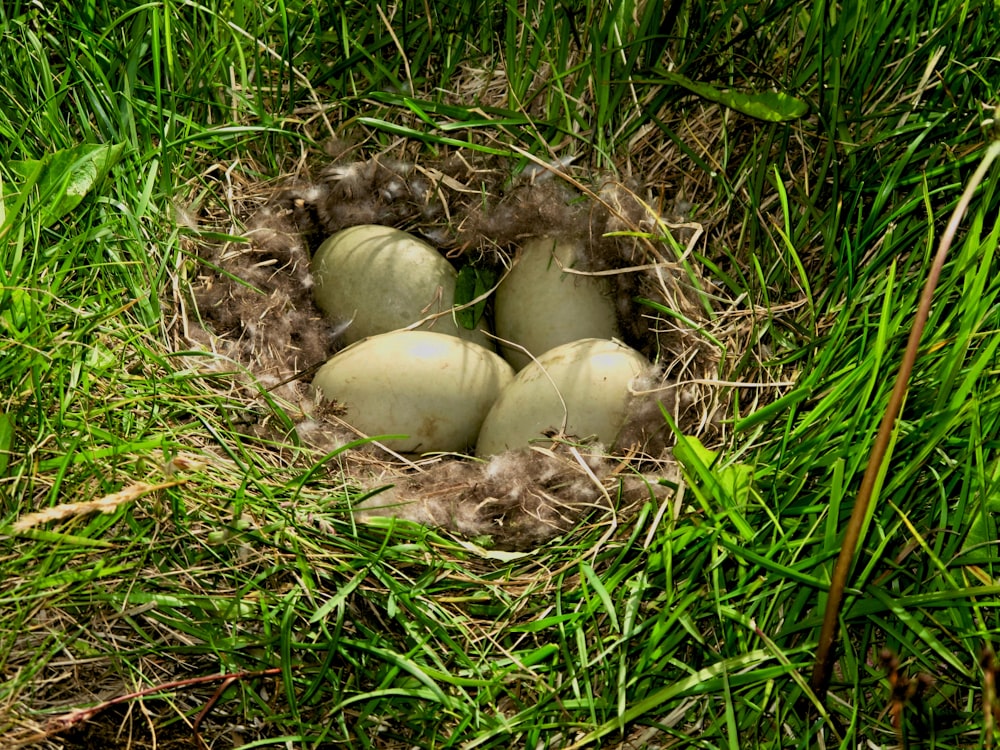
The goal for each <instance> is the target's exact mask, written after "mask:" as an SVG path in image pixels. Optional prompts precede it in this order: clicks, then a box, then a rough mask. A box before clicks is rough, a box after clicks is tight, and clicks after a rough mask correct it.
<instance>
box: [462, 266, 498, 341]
mask: <svg viewBox="0 0 1000 750" xmlns="http://www.w3.org/2000/svg"><path fill="white" fill-rule="evenodd" d="M495 281H496V274H495V273H494V272H493V271H490V270H489V269H486V268H476V267H475V266H466V267H465V268H463V269H462V270H461V271H459V272H458V281H457V282H456V284H455V304H456V305H458V306H460V308H461V309H458V310H456V311H455V318H456V319H457V320H458V324H459V325H460V326H462V328H465V329H467V330H469V331H472V330H474V329H475V328H476V326H477V325H479V321H480V320H481V319H482V317H483V314H484V313H485V312H486V299H487V298H486V296H485V295H486V293H487V292H488V291H489V290H490V289H492V288H493V284H494V282H495ZM480 297H482V298H483V299H481V300H479V301H478V302H476V303H475V304H474V305H469V303H470V302H472V301H473V300H475V299H479V298H480ZM463 305H469V306H468V307H462V306H463Z"/></svg>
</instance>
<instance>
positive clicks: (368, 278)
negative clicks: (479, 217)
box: [312, 224, 493, 348]
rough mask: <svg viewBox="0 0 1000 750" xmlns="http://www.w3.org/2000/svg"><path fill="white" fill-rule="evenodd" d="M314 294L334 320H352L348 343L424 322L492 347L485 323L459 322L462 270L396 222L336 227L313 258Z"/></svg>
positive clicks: (432, 328) (427, 327) (346, 336)
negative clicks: (455, 309)
mask: <svg viewBox="0 0 1000 750" xmlns="http://www.w3.org/2000/svg"><path fill="white" fill-rule="evenodd" d="M312 276H313V281H314V283H315V286H314V287H313V296H314V298H315V300H316V304H317V305H318V306H319V308H320V309H321V310H322V311H323V312H325V313H326V314H327V316H328V317H329V318H330V319H331V320H332V321H333V323H335V324H338V325H339V324H342V323H345V322H347V321H351V323H350V325H349V326H348V327H347V328H346V330H345V332H344V340H345V341H346V342H347V343H353V342H355V341H360V340H361V339H363V338H366V337H368V336H374V335H376V334H380V333H387V332H389V331H395V330H399V329H401V328H406V327H407V326H410V325H411V324H413V323H415V322H416V321H418V320H422V319H424V318H427V317H428V316H432V315H437V317H435V318H434V319H433V320H430V321H428V322H426V323H424V324H422V325H421V326H420V330H428V331H434V332H436V333H444V334H448V335H451V336H458V337H459V338H462V339H466V340H468V341H473V342H475V343H477V344H480V345H481V346H485V347H487V348H492V347H493V345H492V344H491V343H490V340H489V338H488V337H487V336H486V334H485V333H484V332H483V331H482V330H481V329H474V330H470V329H467V328H464V327H463V326H461V325H459V324H458V322H457V321H456V320H455V316H454V314H453V312H452V308H453V307H454V305H455V281H456V279H457V277H458V274H457V272H456V271H455V269H454V268H452V266H451V264H450V263H448V261H447V260H445V259H444V258H443V257H442V256H441V254H440V253H439V252H437V251H436V250H435V249H434V248H432V247H431V246H430V245H428V244H426V243H425V242H422V241H420V240H418V239H417V238H416V237H414V236H413V235H410V234H407V233H406V232H402V231H400V230H398V229H393V228H392V227H384V226H377V225H374V224H365V225H361V226H356V227H351V228H349V229H344V230H342V231H340V232H337V233H336V234H335V235H333V236H332V237H330V238H328V239H327V240H326V241H325V242H324V243H323V244H322V245H321V246H320V248H319V249H318V250H317V251H316V254H315V255H314V256H313V260H312Z"/></svg>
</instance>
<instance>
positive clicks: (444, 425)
mask: <svg viewBox="0 0 1000 750" xmlns="http://www.w3.org/2000/svg"><path fill="white" fill-rule="evenodd" d="M513 378H514V371H513V369H512V368H511V366H510V365H509V364H507V363H506V362H505V361H504V360H503V359H502V358H501V357H500V356H499V355H498V354H496V353H494V352H492V351H488V350H486V349H484V348H483V347H481V346H479V345H478V344H474V343H472V342H469V341H465V340H464V339H460V338H458V337H457V336H448V335H445V334H441V333H432V332H428V331H394V332H390V333H383V334H379V335H377V336H372V337H371V338H367V339H364V340H363V341H359V342H357V343H355V344H353V345H351V346H349V347H347V348H346V349H344V350H343V351H341V352H338V353H337V354H335V355H334V356H333V357H331V358H330V360H329V361H328V362H327V363H326V364H325V365H323V366H322V367H321V368H320V369H319V370H318V371H317V373H316V376H315V378H314V379H313V387H314V388H316V389H318V390H319V391H321V392H322V394H323V396H324V397H325V398H326V399H327V400H335V401H337V402H338V403H339V404H341V405H342V406H343V408H344V410H345V413H344V420H345V421H346V422H347V423H348V424H350V425H352V426H353V427H355V428H357V429H358V430H360V431H361V432H362V433H364V434H365V435H367V436H370V437H373V436H378V435H405V436H406V437H402V438H396V439H393V440H386V441H385V442H386V445H388V446H389V447H390V448H392V449H393V450H397V451H400V452H403V453H426V452H433V451H454V452H466V451H468V450H469V449H470V448H471V447H472V446H473V445H475V442H476V436H477V435H478V434H479V428H480V426H481V425H482V422H483V419H484V418H485V417H486V414H487V412H488V411H489V410H490V407H491V406H492V405H493V402H494V401H496V399H497V396H499V395H500V392H501V391H502V390H503V388H504V387H505V386H507V385H508V384H509V383H510V382H511V381H512V380H513Z"/></svg>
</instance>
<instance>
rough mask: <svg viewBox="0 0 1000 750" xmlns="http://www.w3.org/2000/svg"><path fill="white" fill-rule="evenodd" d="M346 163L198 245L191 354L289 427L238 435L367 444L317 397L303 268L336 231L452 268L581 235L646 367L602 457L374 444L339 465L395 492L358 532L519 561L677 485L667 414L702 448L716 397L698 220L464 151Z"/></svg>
mask: <svg viewBox="0 0 1000 750" xmlns="http://www.w3.org/2000/svg"><path fill="white" fill-rule="evenodd" d="M353 157H354V154H353V152H352V151H351V150H350V149H343V150H339V151H337V152H336V158H335V159H334V160H333V162H332V163H331V164H329V165H328V166H326V167H325V168H323V169H322V170H321V172H320V173H319V177H318V179H315V180H299V181H297V182H296V183H295V184H291V185H285V186H282V187H279V188H276V189H273V190H269V191H265V192H264V193H263V194H258V195H257V196H256V198H254V199H248V200H247V201H246V203H247V204H248V205H247V208H246V210H245V211H243V212H242V214H243V221H245V229H244V230H243V231H242V232H240V231H239V230H238V229H235V230H230V233H231V234H241V235H242V236H243V237H244V238H245V241H244V242H239V243H237V242H227V243H222V244H215V243H203V244H201V245H200V246H194V245H193V243H192V247H191V252H192V254H193V255H194V256H196V259H197V260H196V264H197V268H196V270H195V276H194V278H191V279H190V281H191V283H190V289H191V295H190V298H188V299H187V300H185V302H184V303H183V304H184V308H185V310H184V314H183V315H182V319H183V322H184V327H183V333H182V336H183V338H184V341H183V346H185V347H187V348H189V349H190V348H191V347H195V348H201V349H202V350H206V351H208V352H211V353H213V354H214V355H215V357H214V359H209V360H203V361H202V362H201V363H200V364H199V367H201V368H202V369H204V368H205V367H206V366H208V367H210V368H211V367H214V368H216V369H218V370H220V371H223V370H225V371H232V370H233V369H234V367H233V365H234V364H236V365H238V366H239V368H241V369H242V370H243V372H244V377H243V379H242V386H241V387H243V388H244V389H245V395H246V397H247V400H248V401H251V402H252V401H256V402H258V403H261V404H262V403H263V401H264V399H262V395H263V394H264V393H266V394H267V396H268V398H267V399H266V401H267V402H269V403H272V404H273V403H279V404H280V405H281V408H283V409H284V411H285V415H286V417H287V418H286V419H281V420H278V419H271V418H269V417H268V410H267V409H265V408H262V409H261V410H260V414H262V416H261V418H260V419H256V420H255V419H251V420H249V421H248V422H247V423H246V424H245V425H243V428H242V429H244V431H246V432H247V433H249V434H252V435H254V436H256V437H259V438H266V439H267V440H268V441H271V442H277V443H280V442H281V441H287V440H289V439H292V440H294V441H297V442H301V443H305V444H306V445H309V446H311V447H313V448H315V449H316V450H317V451H320V452H322V453H330V452H334V451H337V450H339V449H340V448H342V447H343V446H344V445H345V444H346V443H348V442H350V441H354V440H357V439H358V438H359V437H364V436H362V435H359V434H358V432H357V431H356V430H355V429H354V428H353V427H352V426H351V425H349V424H346V423H345V422H344V421H343V420H342V419H341V418H340V416H339V415H338V410H337V408H336V404H333V405H330V404H323V403H317V401H315V400H314V398H313V395H312V393H311V390H310V388H309V380H310V376H311V374H312V373H313V372H314V371H315V369H317V368H318V367H319V365H321V364H322V363H323V362H325V361H326V360H327V359H328V358H329V357H330V356H331V355H332V354H333V353H334V352H335V351H336V350H337V347H338V339H339V336H340V334H341V333H342V332H343V331H342V330H341V329H338V327H337V326H336V325H334V324H333V323H332V322H331V321H328V320H327V319H326V318H324V316H323V315H322V313H321V312H320V311H319V310H318V308H317V307H316V306H315V304H314V303H313V299H312V278H311V276H310V273H309V263H310V258H311V255H312V253H313V252H314V251H315V249H316V248H317V247H318V246H319V244H320V243H321V242H322V241H323V240H324V239H325V238H326V237H328V236H329V235H331V234H333V233H334V232H336V231H338V230H340V229H344V228H346V227H349V226H354V225H358V224H382V225H388V226H393V227H397V228H400V229H403V230H406V231H408V232H411V233H412V234H414V235H416V236H418V237H421V238H422V239H424V240H426V241H427V242H428V243H429V244H431V245H432V246H434V247H437V248H439V249H440V251H441V252H442V253H443V254H444V256H445V257H446V258H448V259H449V260H450V261H451V262H452V263H453V264H454V265H455V266H457V267H461V266H462V265H464V264H467V263H475V264H477V265H479V266H487V267H493V268H494V269H496V270H498V271H500V272H502V271H503V269H504V268H505V267H508V266H509V264H510V263H511V260H512V258H513V257H514V256H515V254H516V252H517V248H518V247H519V246H520V245H521V244H523V242H524V241H525V240H527V239H529V238H532V237H536V236H539V235H540V234H545V235H548V236H558V237H565V238H569V239H573V240H576V241H577V242H579V243H581V244H582V246H583V247H584V248H585V249H586V251H585V264H584V265H585V267H584V271H585V272H588V273H595V274H601V275H604V276H606V277H607V278H608V280H609V282H610V284H611V287H612V289H613V293H614V298H615V302H616V308H617V315H618V322H619V327H620V330H621V332H622V338H623V339H624V341H625V343H627V344H628V345H630V346H631V347H633V348H635V349H637V350H638V351H640V352H641V353H643V354H644V355H645V356H646V357H647V358H648V359H649V360H650V361H651V362H655V363H656V365H655V366H654V367H653V368H652V369H651V370H650V371H649V372H648V373H647V374H646V375H645V376H644V377H643V378H642V379H641V380H642V381H643V382H641V383H639V384H637V387H636V394H635V396H634V397H633V398H632V400H631V405H630V411H629V416H628V419H627V423H626V427H625V428H624V429H623V430H622V432H621V434H620V436H619V438H618V440H617V442H616V443H615V445H612V446H607V447H606V448H605V447H602V446H593V445H592V446H580V445H579V443H578V442H576V441H577V439H578V438H580V437H582V436H561V437H563V438H565V441H564V442H557V443H556V444H555V448H553V449H541V448H537V447H535V448H526V449H522V450H518V451H510V452H508V453H507V454H502V455H501V456H499V457H495V458H493V459H491V460H490V461H488V462H479V461H472V460H469V459H468V458H463V457H453V458H448V459H441V458H438V459H435V460H434V461H433V462H432V463H431V465H429V466H424V467H421V466H418V465H417V464H415V463H414V462H413V461H412V460H411V459H409V458H407V457H403V456H398V455H396V454H393V453H392V451H389V450H388V449H385V448H384V446H378V445H377V444H376V445H374V446H372V445H367V446H365V447H364V448H360V449H356V450H353V451H351V452H350V454H349V455H347V456H346V457H344V458H343V460H342V463H341V466H340V468H341V469H342V470H343V471H345V472H347V473H349V474H351V475H352V476H351V479H352V483H360V484H361V485H362V486H364V487H366V488H367V489H369V490H371V491H376V490H378V489H380V488H384V487H385V486H387V485H394V486H393V487H392V489H389V490H386V491H384V492H381V493H380V494H376V495H374V496H373V497H371V498H370V499H369V500H367V501H366V502H365V503H363V504H362V505H361V506H360V507H359V508H357V509H355V513H356V515H357V517H358V518H359V519H361V520H365V519H368V518H371V517H374V516H384V515H391V516H395V517H403V518H408V519H410V520H414V521H418V522H420V523H425V524H428V525H432V526H436V527H442V528H447V529H450V530H452V531H455V532H458V533H460V534H463V535H466V536H470V537H477V538H481V537H488V538H489V539H490V540H491V543H492V544H493V545H494V546H497V547H501V548H506V549H528V548H532V547H535V546H537V545H538V544H541V543H543V542H545V541H546V540H548V539H550V538H552V537H554V536H556V535H558V534H562V533H565V532H566V531H567V530H569V529H571V528H572V527H573V526H574V525H576V524H578V523H579V522H580V521H581V519H583V518H585V517H587V516H588V515H590V514H592V513H594V512H607V511H610V510H613V506H615V504H616V503H615V502H614V501H612V498H619V499H620V498H631V499H633V500H634V499H636V498H641V497H643V496H645V497H649V495H650V489H649V488H650V487H658V486H659V484H658V482H657V481H656V480H657V479H659V478H662V477H663V476H665V475H667V474H671V473H672V472H673V470H672V469H671V468H670V467H671V465H672V462H671V459H670V457H669V452H668V451H667V449H668V448H669V446H670V445H671V444H672V442H673V441H672V432H671V430H670V428H669V425H668V424H667V421H666V419H665V418H664V412H666V413H667V414H669V415H670V417H671V419H672V421H673V422H674V423H675V424H676V425H677V427H678V428H679V429H680V430H682V431H683V432H685V433H687V434H695V435H699V436H701V437H702V438H703V440H705V439H706V436H707V439H711V437H712V435H713V433H714V432H715V431H716V430H717V428H718V424H719V415H720V414H721V413H722V409H723V408H724V405H725V404H724V396H723V394H722V392H721V390H720V389H719V388H718V387H716V386H714V385H713V382H714V381H715V380H716V378H717V377H718V373H719V370H720V367H721V366H722V365H723V364H724V363H723V362H722V361H721V358H722V356H723V355H722V354H721V352H720V349H719V347H718V346H717V345H715V344H712V343H710V341H709V339H708V338H707V337H706V336H705V335H704V333H703V332H702V330H701V329H702V327H703V326H706V325H707V324H708V320H709V316H708V314H707V312H708V311H707V308H706V300H707V299H709V298H710V295H709V294H708V293H709V292H710V288H709V284H708V283H707V282H706V281H705V279H703V278H701V277H700V275H699V274H698V272H697V270H696V269H694V268H693V267H692V265H691V264H690V263H689V262H688V259H687V255H688V254H689V251H690V247H691V245H692V244H693V243H694V241H696V239H697V234H698V233H699V231H700V227H698V225H696V224H692V223H688V222H687V221H686V220H685V217H683V216H681V215H676V214H674V215H671V216H667V217H666V218H664V217H662V216H660V215H659V214H658V213H657V212H656V211H654V210H653V209H652V208H651V207H650V206H649V205H648V204H647V202H646V201H644V200H642V199H641V198H640V193H641V190H640V186H639V185H638V184H633V185H625V184H622V183H620V182H617V181H613V180H610V179H607V180H602V179H594V178H592V177H589V176H586V175H581V176H580V177H579V178H578V177H574V176H571V175H569V174H568V173H567V171H565V170H564V169H563V167H562V166H560V165H554V166H553V167H552V168H550V169H541V168H529V169H527V170H525V171H524V172H522V173H521V174H520V175H519V176H517V177H513V176H512V175H511V174H510V171H509V169H508V168H507V165H506V164H504V163H503V162H501V161H500V160H498V159H495V158H485V157H481V156H479V155H471V156H470V155H468V154H465V153H460V152H456V153H453V154H450V155H447V156H445V157H443V158H440V159H437V160H435V161H433V162H428V161H423V162H420V163H418V162H416V161H405V160H401V159H395V158H389V157H386V156H378V157H373V158H368V159H363V160H357V159H354V158H353ZM246 188H247V192H248V193H250V192H251V191H250V189H249V186H246ZM234 213H235V214H236V215H237V217H238V216H239V214H240V213H241V212H240V211H235V212H234ZM202 218H204V217H199V218H198V220H199V221H200V220H202ZM667 220H670V223H669V224H668V221H667ZM540 228H541V230H542V231H540ZM668 229H669V231H671V232H673V234H672V236H670V237H667V236H666V233H667V231H668ZM681 243H687V249H688V252H685V250H684V247H683V245H682V244H681ZM667 255H670V257H669V258H668V257H666V256H667ZM640 300H641V301H640ZM205 361H209V362H213V363H214V364H210V365H206V364H205ZM289 422H291V423H292V424H294V425H295V434H294V435H290V434H288V430H287V424H288V423H289ZM373 466H374V467H378V468H379V470H377V471H373V470H372V467H373ZM642 472H645V473H646V478H645V479H643V478H642ZM626 478H628V479H627V481H626ZM626 504H627V503H626Z"/></svg>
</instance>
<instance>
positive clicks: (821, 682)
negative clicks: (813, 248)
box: [810, 140, 1000, 701]
mask: <svg viewBox="0 0 1000 750" xmlns="http://www.w3.org/2000/svg"><path fill="white" fill-rule="evenodd" d="M998 154H1000V140H994V141H993V142H992V143H990V146H989V148H988V149H987V150H986V153H985V154H984V156H983V160H982V162H980V164H979V167H978V168H977V169H976V171H975V174H973V175H972V179H971V180H969V184H968V185H966V187H965V190H964V192H963V193H962V197H961V198H960V199H959V201H958V205H957V206H955V210H954V212H952V215H951V219H950V220H949V221H948V226H947V227H946V228H945V230H944V234H943V235H942V236H941V243H940V245H938V251H937V255H935V256H934V262H933V264H931V270H930V273H928V274H927V281H926V282H925V284H924V290H923V293H922V294H921V295H920V305H919V307H918V308H917V314H916V316H915V317H914V319H913V328H912V329H911V330H910V339H909V341H908V342H907V344H906V351H905V352H903V361H902V362H901V363H900V365H899V373H898V374H897V375H896V385H895V387H894V388H893V389H892V396H891V397H890V398H889V404H888V406H886V409H885V414H884V415H883V416H882V423H881V424H880V425H879V429H878V434H877V435H876V437H875V444H874V445H873V446H872V452H871V456H870V457H869V459H868V467H867V468H866V469H865V475H864V478H863V479H862V480H861V487H860V489H859V490H858V495H857V498H855V500H854V510H853V511H852V512H851V518H850V520H849V521H848V523H847V531H846V532H845V533H844V541H843V543H842V545H841V548H840V554H839V555H838V556H837V563H836V565H835V566H834V569H833V577H832V578H831V579H830V594H829V598H828V599H827V601H826V612H825V613H824V615H823V627H822V629H821V630H820V636H819V645H818V646H817V648H816V663H815V665H814V666H813V673H812V678H811V679H810V686H811V687H812V690H813V692H814V693H815V694H816V697H817V698H819V700H821V701H822V700H824V699H825V697H826V693H827V690H828V689H829V687H830V677H831V675H832V674H833V661H834V649H833V641H834V638H835V637H836V634H837V623H838V621H839V620H840V608H841V605H842V604H843V600H844V588H845V587H846V586H847V576H848V574H849V573H850V570H851V564H852V563H853V562H854V553H855V550H856V549H857V546H858V541H859V539H860V537H861V529H862V527H863V526H864V520H865V516H866V515H867V514H868V506H869V504H870V503H871V499H872V493H873V491H874V489H875V482H876V480H877V479H878V475H879V472H880V470H881V468H882V464H883V462H884V461H885V458H886V453H887V452H888V449H889V441H890V439H891V438H892V431H893V428H894V427H895V425H896V418H897V417H898V416H899V410H900V407H901V406H902V404H903V397H904V396H905V395H906V390H907V386H908V385H909V381H910V373H911V372H912V371H913V364H914V362H915V361H916V359H917V349H918V347H919V345H920V337H921V335H922V334H923V332H924V326H925V325H926V324H927V317H928V315H929V314H930V309H931V302H932V301H933V299H934V289H935V287H936V286H937V282H938V278H939V277H940V276H941V268H942V267H943V266H944V261H945V258H946V257H947V255H948V250H949V249H950V248H951V243H952V241H953V240H954V239H955V234H956V233H957V232H958V225H959V223H960V222H961V220H962V218H963V217H964V216H965V212H966V210H968V208H969V203H970V202H971V201H972V195H973V193H975V191H976V189H977V188H978V187H979V185H980V183H981V182H982V181H983V178H984V177H985V176H986V172H987V170H988V169H989V168H990V165H991V164H992V163H993V160H994V159H995V158H996V157H997V155H998Z"/></svg>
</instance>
